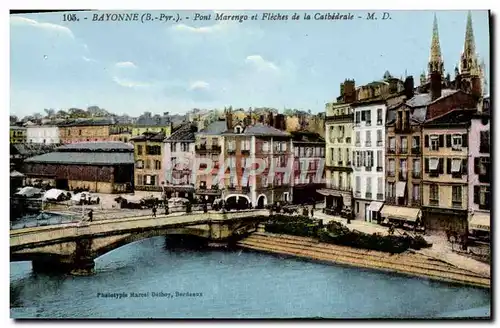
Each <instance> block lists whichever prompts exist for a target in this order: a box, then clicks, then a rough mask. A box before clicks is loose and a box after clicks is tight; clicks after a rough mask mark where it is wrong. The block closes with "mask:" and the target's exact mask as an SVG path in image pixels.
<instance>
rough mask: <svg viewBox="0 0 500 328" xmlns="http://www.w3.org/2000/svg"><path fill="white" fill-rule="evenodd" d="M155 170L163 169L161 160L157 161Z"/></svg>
mask: <svg viewBox="0 0 500 328" xmlns="http://www.w3.org/2000/svg"><path fill="white" fill-rule="evenodd" d="M155 170H161V161H155Z"/></svg>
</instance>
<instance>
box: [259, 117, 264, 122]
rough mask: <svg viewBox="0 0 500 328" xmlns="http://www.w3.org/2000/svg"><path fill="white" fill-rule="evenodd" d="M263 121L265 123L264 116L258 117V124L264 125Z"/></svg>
mask: <svg viewBox="0 0 500 328" xmlns="http://www.w3.org/2000/svg"><path fill="white" fill-rule="evenodd" d="M264 121H265V117H264V115H260V116H259V123H264Z"/></svg>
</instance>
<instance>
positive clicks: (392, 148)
mask: <svg viewBox="0 0 500 328" xmlns="http://www.w3.org/2000/svg"><path fill="white" fill-rule="evenodd" d="M394 152H396V138H394V137H390V138H389V153H394Z"/></svg>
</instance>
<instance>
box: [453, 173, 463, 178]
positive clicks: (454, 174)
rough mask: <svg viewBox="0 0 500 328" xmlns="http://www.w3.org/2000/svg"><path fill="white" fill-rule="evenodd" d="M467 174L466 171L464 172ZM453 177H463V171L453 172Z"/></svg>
mask: <svg viewBox="0 0 500 328" xmlns="http://www.w3.org/2000/svg"><path fill="white" fill-rule="evenodd" d="M464 174H465V173H464ZM451 177H452V178H453V179H462V172H452V173H451Z"/></svg>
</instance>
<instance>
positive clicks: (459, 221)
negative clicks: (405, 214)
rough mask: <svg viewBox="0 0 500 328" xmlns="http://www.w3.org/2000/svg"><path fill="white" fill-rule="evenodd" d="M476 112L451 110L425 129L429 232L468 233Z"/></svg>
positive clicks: (425, 215)
mask: <svg viewBox="0 0 500 328" xmlns="http://www.w3.org/2000/svg"><path fill="white" fill-rule="evenodd" d="M475 113H476V110H475V109H474V110H452V111H450V112H448V113H446V114H444V115H442V116H441V117H436V118H434V119H432V120H429V121H427V122H426V123H425V124H424V125H423V131H422V135H423V138H424V147H423V152H422V153H423V161H424V175H423V191H422V206H423V221H424V224H425V225H426V227H427V228H429V229H430V230H453V231H457V232H460V233H466V232H467V229H468V222H467V218H468V215H467V211H468V181H467V180H468V166H469V160H468V153H469V146H468V141H469V129H470V121H471V117H472V115H474V114H475Z"/></svg>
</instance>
